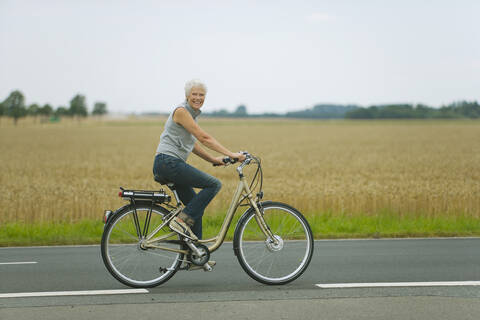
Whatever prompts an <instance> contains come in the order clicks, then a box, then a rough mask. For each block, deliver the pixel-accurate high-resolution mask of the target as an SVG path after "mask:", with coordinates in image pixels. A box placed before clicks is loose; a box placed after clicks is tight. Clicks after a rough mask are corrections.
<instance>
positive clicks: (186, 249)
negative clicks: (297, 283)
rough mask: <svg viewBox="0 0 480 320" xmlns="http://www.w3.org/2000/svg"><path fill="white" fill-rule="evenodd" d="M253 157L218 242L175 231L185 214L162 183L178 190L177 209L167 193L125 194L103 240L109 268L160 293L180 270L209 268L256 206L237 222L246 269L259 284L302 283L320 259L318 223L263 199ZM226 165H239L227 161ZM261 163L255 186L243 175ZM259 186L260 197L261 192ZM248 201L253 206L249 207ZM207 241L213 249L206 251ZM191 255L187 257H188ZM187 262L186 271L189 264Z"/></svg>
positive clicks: (109, 214) (237, 246)
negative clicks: (316, 240) (315, 229)
mask: <svg viewBox="0 0 480 320" xmlns="http://www.w3.org/2000/svg"><path fill="white" fill-rule="evenodd" d="M244 154H245V156H246V159H245V161H244V162H242V163H241V164H240V165H239V166H238V167H237V169H236V170H237V172H238V175H239V179H240V180H239V183H238V186H237V189H236V191H235V193H234V195H233V197H232V201H231V204H230V207H229V209H228V211H227V213H226V215H225V219H224V221H223V224H222V226H221V228H220V231H219V233H218V234H217V236H215V237H214V238H211V239H206V240H198V241H193V240H192V239H191V238H188V237H185V236H183V235H180V234H178V233H176V232H173V231H172V230H171V229H170V228H169V227H168V223H169V222H170V220H171V219H173V218H174V217H175V216H176V215H177V214H179V213H180V212H181V210H182V208H183V204H182V203H181V201H180V199H179V197H178V194H177V192H176V190H175V185H174V184H172V183H169V182H168V181H162V180H160V179H158V177H155V180H156V181H157V182H159V183H160V184H161V185H166V186H167V187H169V188H170V189H171V191H172V192H173V195H174V198H175V203H174V204H172V203H171V202H172V199H171V196H170V195H168V194H167V193H166V192H165V191H164V190H163V189H160V190H159V191H146V190H126V189H124V188H122V187H120V189H121V191H120V193H119V196H120V197H122V198H123V199H125V200H127V201H129V203H128V204H126V205H125V206H123V207H121V208H119V209H117V210H115V211H111V210H106V211H105V215H104V222H105V226H104V232H103V236H102V242H101V252H102V258H103V262H104V264H105V266H106V268H107V270H108V271H109V272H110V274H112V275H113V277H115V278H116V279H117V280H118V281H120V282H122V283H123V284H126V285H128V286H131V287H136V288H139V287H140V288H145V287H155V286H158V285H160V284H162V283H164V282H166V281H168V280H169V279H170V278H171V277H173V275H174V274H175V273H176V272H177V271H179V270H188V269H189V268H190V267H191V266H193V265H197V266H203V268H204V269H205V270H206V271H211V267H210V265H209V264H208V261H209V258H210V254H211V253H212V252H214V251H215V250H217V249H218V248H219V247H220V246H221V245H222V243H223V242H224V240H225V237H226V235H227V231H228V229H229V227H230V224H231V222H232V220H233V217H234V215H235V212H236V211H237V209H238V207H239V206H240V205H248V206H249V208H248V209H247V210H246V211H245V212H244V213H243V215H242V216H241V217H240V219H239V220H238V222H237V225H236V227H235V232H234V237H233V250H234V253H235V255H236V256H237V259H238V261H239V263H240V265H241V266H242V268H243V270H244V271H245V272H246V273H247V274H248V275H249V276H250V277H252V278H253V279H255V280H257V281H259V282H261V283H264V284H272V285H279V284H285V283H288V282H291V281H293V280H295V279H297V278H298V277H299V276H300V275H302V273H303V272H304V271H305V270H306V269H307V267H308V265H309V263H310V260H311V258H312V255H313V246H314V241H313V236H312V231H311V228H310V225H309V224H308V222H307V220H306V219H305V218H304V216H303V215H302V214H301V213H300V212H299V211H298V210H296V209H295V208H293V207H291V206H289V205H287V204H284V203H280V202H273V201H262V198H263V191H262V185H263V172H262V168H261V162H260V159H259V158H257V157H255V156H253V155H250V154H249V153H247V152H244ZM223 161H224V163H225V165H227V164H233V163H235V162H236V160H235V159H231V158H228V157H226V158H224V160H223ZM251 164H256V166H257V168H256V171H255V174H254V176H253V178H252V180H251V183H250V185H249V183H248V182H247V179H246V177H245V176H244V173H243V169H244V168H245V166H247V165H251ZM257 186H259V192H258V193H257V194H256V195H255V196H254V195H253V191H252V190H255V189H256V188H257ZM245 202H246V203H245ZM207 243H212V244H211V245H210V246H208V247H207V246H206V244H207ZM185 257H186V258H185ZM182 263H183V266H181V265H182Z"/></svg>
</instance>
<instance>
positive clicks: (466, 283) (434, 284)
mask: <svg viewBox="0 0 480 320" xmlns="http://www.w3.org/2000/svg"><path fill="white" fill-rule="evenodd" d="M316 286H317V287H319V288H322V289H337V288H378V287H445V286H480V281H442V282H374V283H327V284H316Z"/></svg>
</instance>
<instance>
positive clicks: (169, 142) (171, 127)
mask: <svg viewBox="0 0 480 320" xmlns="http://www.w3.org/2000/svg"><path fill="white" fill-rule="evenodd" d="M178 108H185V109H187V111H188V112H190V114H191V115H192V117H193V119H194V120H195V122H197V117H198V115H199V114H200V113H201V111H200V110H198V111H196V110H195V109H193V108H192V107H191V106H190V105H189V104H188V102H187V101H184V102H183V103H181V104H180V105H178V106H177V107H175V109H174V110H173V111H172V113H171V114H170V116H169V117H168V119H167V122H165V128H164V130H163V132H162V135H161V136H160V143H159V144H158V147H157V152H156V155H157V154H159V153H163V154H166V155H169V156H173V157H177V158H180V159H182V160H183V161H187V158H188V155H189V154H190V153H191V152H192V150H193V146H194V145H195V142H196V141H197V139H196V138H195V137H194V136H193V135H192V134H191V133H190V132H188V131H187V130H186V129H185V128H184V127H183V126H181V125H179V124H177V123H175V121H173V114H174V113H175V110H177V109H178Z"/></svg>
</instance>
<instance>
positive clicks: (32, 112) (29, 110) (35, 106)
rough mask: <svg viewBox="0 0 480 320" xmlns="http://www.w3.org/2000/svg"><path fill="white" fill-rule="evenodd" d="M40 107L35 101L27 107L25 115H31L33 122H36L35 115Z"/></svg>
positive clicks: (36, 115)
mask: <svg viewBox="0 0 480 320" xmlns="http://www.w3.org/2000/svg"><path fill="white" fill-rule="evenodd" d="M39 111H40V107H39V106H38V104H36V103H32V104H31V105H29V106H28V108H27V115H29V116H31V117H33V118H34V119H35V122H37V117H38V115H39Z"/></svg>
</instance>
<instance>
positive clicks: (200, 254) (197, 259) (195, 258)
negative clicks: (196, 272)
mask: <svg viewBox="0 0 480 320" xmlns="http://www.w3.org/2000/svg"><path fill="white" fill-rule="evenodd" d="M185 242H186V244H187V246H188V247H189V248H190V251H189V252H188V255H187V258H188V260H190V261H191V262H192V263H193V264H194V265H196V266H203V265H205V264H206V263H207V262H208V260H210V251H209V250H208V247H207V246H205V245H203V244H199V243H198V244H193V243H192V242H191V241H185Z"/></svg>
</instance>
